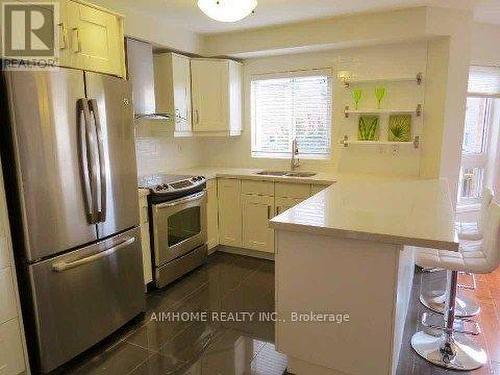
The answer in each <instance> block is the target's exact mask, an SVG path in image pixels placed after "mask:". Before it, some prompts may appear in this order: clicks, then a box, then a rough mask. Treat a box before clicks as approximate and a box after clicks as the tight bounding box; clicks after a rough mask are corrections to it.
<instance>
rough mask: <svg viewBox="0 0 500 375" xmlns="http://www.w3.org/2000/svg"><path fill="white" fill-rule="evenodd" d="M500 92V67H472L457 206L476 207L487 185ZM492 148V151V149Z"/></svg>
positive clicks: (494, 152)
mask: <svg viewBox="0 0 500 375" xmlns="http://www.w3.org/2000/svg"><path fill="white" fill-rule="evenodd" d="M499 93H500V70H499V69H498V68H490V67H477V66H474V67H471V69H470V73H469V87H468V96H467V107H466V113H465V126H464V139H463V144H462V162H461V171H460V188H459V192H458V194H459V195H458V205H459V207H466V206H473V207H475V206H478V205H479V204H480V202H481V194H482V191H483V187H484V186H485V184H486V181H485V178H486V176H487V174H488V165H489V164H490V159H491V154H496V151H495V150H490V148H491V145H490V143H491V136H492V130H494V129H495V128H496V126H495V125H494V118H495V115H494V113H495V111H498V108H497V109H496V110H495V106H496V105H498V103H497V104H495V103H496V101H497V100H498V99H497V98H498V95H499ZM492 151H493V152H492Z"/></svg>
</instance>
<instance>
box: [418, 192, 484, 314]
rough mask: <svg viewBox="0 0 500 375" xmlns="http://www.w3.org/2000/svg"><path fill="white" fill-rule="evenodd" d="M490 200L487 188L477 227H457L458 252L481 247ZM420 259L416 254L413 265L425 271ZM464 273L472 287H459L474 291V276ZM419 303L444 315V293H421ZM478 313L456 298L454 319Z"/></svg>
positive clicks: (475, 307)
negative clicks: (469, 279)
mask: <svg viewBox="0 0 500 375" xmlns="http://www.w3.org/2000/svg"><path fill="white" fill-rule="evenodd" d="M492 199H493V191H492V190H491V189H489V188H486V189H484V191H483V195H482V200H481V212H480V217H479V221H478V223H477V225H473V226H471V225H468V226H466V225H461V226H460V225H459V227H458V232H457V234H458V238H459V239H460V252H469V251H470V252H476V251H478V250H479V248H480V247H481V246H482V244H481V240H482V239H483V231H484V228H483V227H484V226H485V223H487V222H488V209H489V206H490V203H491V201H492ZM431 251H433V250H431ZM422 257H425V253H421V252H418V253H417V254H416V256H415V263H416V264H417V265H418V266H420V267H422V268H424V269H426V268H427V267H425V266H424V265H423V263H425V260H424V259H423V258H422ZM433 270H436V268H433ZM466 273H467V274H471V275H472V284H473V286H472V287H469V286H462V285H459V287H462V288H465V289H475V283H476V282H475V278H474V274H473V273H471V272H466ZM420 302H421V303H422V304H423V305H424V306H425V307H427V308H428V309H430V310H432V311H434V312H437V313H440V314H444V311H445V304H446V291H444V292H442V291H438V292H437V293H434V292H433V293H429V295H426V294H423V293H422V294H420ZM479 311H480V307H479V304H478V303H477V302H476V301H474V300H473V299H471V298H468V297H466V296H457V298H456V305H455V316H456V317H460V318H463V317H470V316H475V315H477V314H479Z"/></svg>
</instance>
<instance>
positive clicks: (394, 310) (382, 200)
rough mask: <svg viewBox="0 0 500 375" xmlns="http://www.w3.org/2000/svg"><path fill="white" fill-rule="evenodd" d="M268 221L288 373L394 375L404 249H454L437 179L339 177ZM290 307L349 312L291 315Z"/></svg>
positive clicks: (407, 261)
mask: <svg viewBox="0 0 500 375" xmlns="http://www.w3.org/2000/svg"><path fill="white" fill-rule="evenodd" d="M270 226H271V227H272V228H273V229H275V234H276V254H275V262H276V278H275V283H276V310H277V312H278V315H279V317H280V319H281V320H280V321H279V322H278V323H277V326H276V346H277V349H278V350H279V351H280V352H282V353H284V354H286V355H287V356H288V359H289V362H288V365H289V367H288V370H289V371H290V372H292V373H296V374H313V373H314V374H325V375H326V374H328V375H341V374H395V372H396V367H397V363H398V358H399V351H400V347H401V341H402V335H403V329H404V322H405V317H406V311H407V307H408V302H409V296H410V292H411V286H412V281H413V269H414V261H413V252H414V249H413V247H416V246H418V247H430V248H436V249H446V250H457V249H458V241H457V239H456V237H455V231H454V220H453V209H452V204H451V199H450V195H449V191H448V185H447V183H446V181H444V180H399V179H397V180H396V179H390V180H387V179H382V178H375V177H373V178H367V177H366V176H365V177H364V178H359V177H355V176H339V177H338V179H337V182H336V183H335V184H333V185H332V186H330V187H328V188H327V189H325V190H323V191H321V192H319V193H318V194H316V195H314V196H312V197H311V198H309V199H307V200H305V201H304V202H302V203H300V204H298V205H297V206H295V207H293V208H291V209H289V210H287V211H286V212H283V213H282V214H281V215H278V216H276V217H275V218H273V219H272V220H271V221H270ZM297 313H298V314H321V313H323V314H335V316H338V314H342V316H348V319H344V320H343V321H342V322H341V323H340V324H339V322H331V321H328V320H326V321H315V322H312V321H300V322H297V321H294V322H290V318H291V317H293V315H295V316H296V314H297ZM292 320H293V319H292ZM311 343H314V345H311Z"/></svg>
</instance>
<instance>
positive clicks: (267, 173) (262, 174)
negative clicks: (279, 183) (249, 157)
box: [256, 171, 288, 176]
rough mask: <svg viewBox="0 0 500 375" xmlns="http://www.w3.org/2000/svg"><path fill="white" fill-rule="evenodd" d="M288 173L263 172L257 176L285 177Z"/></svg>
mask: <svg viewBox="0 0 500 375" xmlns="http://www.w3.org/2000/svg"><path fill="white" fill-rule="evenodd" d="M287 173H288V172H283V171H262V172H257V173H256V174H259V175H261V176H285V175H286V174H287Z"/></svg>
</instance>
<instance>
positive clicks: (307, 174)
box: [285, 172, 316, 177]
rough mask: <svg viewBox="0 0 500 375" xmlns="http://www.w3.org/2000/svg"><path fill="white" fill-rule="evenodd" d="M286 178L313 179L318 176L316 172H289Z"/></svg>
mask: <svg viewBox="0 0 500 375" xmlns="http://www.w3.org/2000/svg"><path fill="white" fill-rule="evenodd" d="M285 176H288V177H312V176H316V173H314V172H288V173H287V174H286V175H285Z"/></svg>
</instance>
